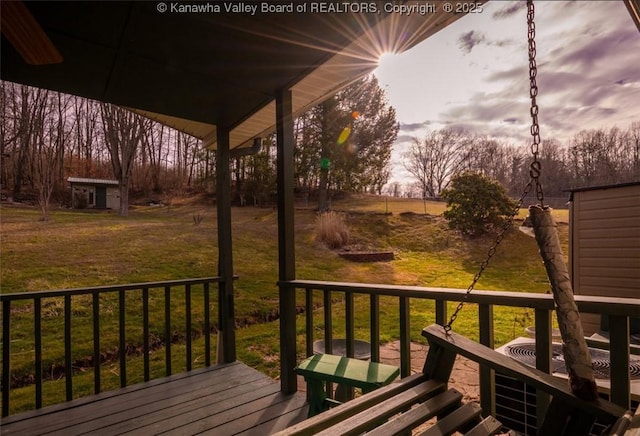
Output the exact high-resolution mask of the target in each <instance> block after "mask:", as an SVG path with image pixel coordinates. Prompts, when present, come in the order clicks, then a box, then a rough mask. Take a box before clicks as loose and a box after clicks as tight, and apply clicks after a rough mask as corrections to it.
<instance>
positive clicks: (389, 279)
mask: <svg viewBox="0 0 640 436" xmlns="http://www.w3.org/2000/svg"><path fill="white" fill-rule="evenodd" d="M175 203H177V204H175ZM333 207H334V209H336V210H339V211H342V213H344V215H345V219H346V221H347V223H348V226H349V230H350V234H351V242H352V244H354V246H366V247H371V248H379V249H385V250H393V251H394V253H395V255H396V260H394V261H392V262H383V263H371V264H362V263H351V262H348V261H346V260H344V259H342V258H341V257H339V256H338V254H337V253H336V252H335V251H332V250H329V249H327V248H326V247H324V246H323V245H322V244H321V243H319V242H318V241H316V239H315V232H314V228H315V221H316V214H315V212H314V211H313V210H311V209H309V208H302V207H301V208H299V209H297V210H296V217H295V225H296V265H297V277H298V278H300V279H314V280H337V281H355V282H369V283H382V284H385V283H386V284H400V285H420V286H434V287H453V288H466V287H467V286H468V285H469V283H470V281H471V280H472V278H473V275H474V274H475V273H476V271H477V269H478V266H479V264H480V262H481V261H482V260H483V259H484V257H485V255H486V252H487V250H488V248H489V246H490V244H491V243H492V240H493V239H492V237H490V236H487V237H481V238H477V239H472V240H467V239H465V238H462V237H461V236H460V235H459V234H458V233H457V232H455V231H452V230H449V229H448V227H447V224H446V221H445V220H444V219H443V218H442V217H441V216H440V215H441V213H442V211H443V210H444V204H442V203H436V202H426V203H424V202H422V201H417V200H408V199H385V198H384V197H371V196H359V197H352V198H350V199H347V200H341V201H336V202H334V204H333ZM425 208H426V211H427V214H425V212H424V211H425ZM407 212H409V213H407ZM555 213H556V219H557V220H558V222H559V223H560V224H559V233H560V237H561V241H562V243H563V245H564V249H565V253H566V245H567V239H568V237H567V225H566V222H567V221H568V220H567V218H568V217H567V212H566V211H555ZM198 214H200V215H203V216H204V219H203V220H202V222H201V223H200V224H197V225H196V224H195V220H194V216H196V215H198ZM215 215H216V213H215V208H214V207H213V206H210V205H207V204H206V203H203V202H202V201H195V200H193V199H192V200H189V201H187V200H184V201H181V202H174V205H172V206H171V208H168V207H157V206H156V207H152V206H135V207H132V209H131V211H130V216H129V217H127V218H122V217H119V216H118V215H117V214H116V213H109V212H89V211H71V210H56V211H55V212H53V214H52V219H51V221H49V222H41V221H39V216H40V215H39V211H38V210H37V209H36V208H31V207H25V206H14V205H6V204H3V205H1V206H0V219H1V224H2V227H1V231H0V236H1V243H0V251H1V255H2V263H1V265H0V286H1V288H0V289H1V292H2V293H13V292H24V291H39V290H47V289H65V288H76V287H88V286H98V285H109V284H123V283H131V282H146V281H160V280H173V279H185V278H191V277H204V276H213V275H216V272H217V245H216V217H215ZM232 216H233V242H234V252H233V256H234V266H235V272H236V274H237V275H238V276H239V280H238V281H237V282H236V283H235V296H236V300H235V302H236V318H237V320H238V325H239V326H243V327H242V328H239V329H238V331H237V338H238V358H239V359H240V360H242V361H244V362H245V363H247V364H249V365H251V366H254V367H256V368H258V369H260V370H262V371H264V372H266V373H268V374H270V375H272V376H274V377H276V376H277V374H278V365H279V363H278V355H279V338H278V323H277V321H273V318H274V315H275V314H277V304H278V288H277V286H276V281H277V269H278V268H277V214H276V211H275V209H272V208H254V207H244V208H234V209H233V211H232ZM477 287H478V288H479V289H488V290H509V291H518V292H546V291H547V290H548V284H547V279H546V274H545V272H544V268H543V266H542V263H541V261H540V257H539V255H538V251H537V247H536V244H535V241H534V240H533V239H532V238H530V237H528V236H526V235H524V234H522V233H521V232H518V231H516V230H513V231H510V232H509V233H508V234H507V236H506V237H505V239H504V241H503V243H502V244H501V246H500V249H499V250H498V252H497V253H496V255H495V256H494V258H493V259H492V262H491V265H490V267H489V268H488V269H487V271H486V273H485V274H484V276H483V278H482V279H481V281H480V283H479V284H478V286H477ZM194 292H196V295H197V292H198V291H197V290H195V291H194ZM339 297H340V295H339V294H336V298H339ZM300 298H302V295H301V296H300ZM157 300H160V298H158V299H157ZM194 301H201V300H200V299H195V300H194ZM300 302H301V303H302V300H300ZM108 304H109V303H108V301H107V302H105V303H103V306H108ZM158 304H160V303H158ZM194 304H197V303H194ZM357 304H358V307H359V308H362V310H358V311H357V318H356V332H357V335H358V336H359V337H360V338H362V339H367V336H368V322H369V321H368V313H367V312H368V308H367V307H368V299H366V298H364V297H363V298H361V299H359V300H358V302H357ZM397 304H398V303H397V301H396V300H395V299H391V298H383V299H381V307H380V312H381V316H380V319H381V324H382V325H381V332H382V333H381V340H383V341H388V340H393V339H396V338H397V337H398V336H399V326H398V319H397V318H398V310H397ZM85 306H86V304H84V302H82V301H75V299H74V311H73V314H74V329H75V330H74V333H73V334H74V353H78V356H75V358H76V359H78V360H82V355H83V353H84V354H90V347H91V344H90V339H89V338H90V336H91V331H90V328H89V326H90V319H91V317H90V313H88V312H90V309H89V308H88V307H85ZM453 306H454V305H452V309H453ZM152 307H154V306H153V305H152ZM180 307H181V306H180V304H178V303H176V304H175V312H176V315H177V316H176V318H179V317H180V314H181V312H180V311H181V308H180ZM47 310H48V311H49V312H47V313H48V314H49V315H48V317H47V320H46V323H45V328H46V329H47V330H46V331H45V335H47V334H50V335H51V336H50V338H49V340H46V339H45V342H44V343H45V344H46V345H45V356H44V358H45V361H46V362H48V365H53V364H54V363H55V362H59V361H61V353H62V343H61V341H60V340H59V337H60V335H59V333H58V332H59V331H60V323H62V320H61V316H60V314H61V308H60V307H56V305H55V304H53V303H52V307H47ZM198 310H199V308H198V307H195V311H196V316H195V318H194V319H196V318H197V314H198V313H199V312H198ZM343 310H344V308H343V306H342V305H341V304H336V305H334V323H335V326H334V328H335V334H336V335H339V334H340V332H341V331H344V330H343V329H344V324H343V321H342V318H341V316H340V315H341V313H342V311H343ZM131 311H132V314H130V316H132V317H133V318H131V319H135V317H136V316H137V317H139V312H140V309H139V307H137V306H136V305H135V304H132V305H131ZM19 312H20V313H18V314H16V315H14V316H13V317H12V318H13V323H14V325H13V327H12V332H13V333H12V339H13V338H14V337H20V338H24V340H23V342H22V343H18V344H14V343H13V342H12V350H16V349H19V350H22V351H21V353H22V354H20V356H22V358H19V357H18V358H16V362H13V361H12V371H14V372H16V373H21V372H22V373H24V374H25V375H26V374H29V373H30V372H31V371H32V368H31V366H32V365H31V366H30V364H29V361H30V359H31V357H30V356H32V350H33V348H32V347H31V344H30V342H31V340H30V339H29V338H30V337H31V336H32V334H33V333H32V327H31V326H32V321H30V318H29V308H28V307H27V308H26V309H25V308H23V310H21V311H19ZM159 312H161V311H159ZM495 313H496V316H495V328H496V332H495V335H496V342H497V343H498V344H501V343H504V342H507V341H509V340H510V339H512V338H513V337H515V336H521V335H522V334H523V327H524V326H525V325H529V324H531V323H532V322H533V320H532V316H533V313H532V311H527V310H525V309H510V308H503V307H498V308H496V309H495ZM161 315H162V314H161V313H159V314H157V317H156V318H157V319H155V318H154V315H152V317H151V319H152V323H156V324H158V326H160V324H161V323H162V316H161ZM128 316H129V315H128ZM411 316H412V319H411V321H412V332H411V335H412V339H413V340H417V341H421V340H422V338H421V336H420V330H421V329H422V327H423V326H425V325H427V324H429V323H432V322H433V321H434V315H433V303H432V302H429V301H415V300H414V301H412V306H411ZM21 317H22V318H21ZM314 317H315V318H317V319H316V322H315V326H316V328H318V329H319V330H318V332H319V333H320V332H321V328H322V312H321V311H318V313H314ZM20 319H23V321H22V322H21V321H20ZM31 319H32V318H31ZM128 319H129V318H128ZM154 319H155V321H154ZM16 324H17V325H16ZM103 325H105V326H107V327H106V328H105V330H110V328H109V327H108V326H109V321H105V323H104V324H103ZM158 328H159V329H161V327H158ZM134 330H135V329H134ZM455 330H456V331H458V332H460V333H462V334H466V335H469V336H471V337H475V336H476V335H477V308H475V307H474V306H472V305H471V306H470V307H469V308H467V309H466V310H464V311H463V313H462V315H461V316H460V318H459V319H458V321H457V323H456V326H455ZM113 332H114V333H115V334H113V337H112V338H109V336H108V335H107V337H106V338H104V339H101V344H103V345H104V347H105V348H109V347H113V346H114V344H116V341H117V338H116V336H117V333H116V330H115V328H114V329H113ZM136 334H137V333H136V332H134V331H132V332H131V333H130V334H129V333H128V336H127V337H128V338H129V337H136V336H135V335H136ZM297 334H298V336H299V338H300V343H301V344H302V343H303V341H304V317H299V327H298V332H297ZM84 342H86V345H82V344H83V343H84ZM194 346H195V347H196V349H195V351H194V356H197V357H196V358H195V359H196V360H197V362H195V363H194V365H195V366H197V365H200V364H202V356H201V353H202V350H203V348H202V341H201V340H199V341H198V340H196V341H195V344H194ZM174 350H175V354H174V356H175V359H176V362H175V364H174V371H179V370H180V369H181V368H182V367H184V362H182V361H180V359H181V357H180V353H179V350H180V344H176V345H175V346H174ZM299 351H300V353H302V352H303V347H300V350H299ZM162 356H163V354H162V353H155V354H154V356H153V358H152V360H157V361H158V366H157V368H158V369H156V370H155V371H156V372H155V375H161V374H162V370H161V369H160V368H161V363H162ZM301 356H302V354H301ZM139 360H140V359H139V358H138V359H136V358H134V357H132V362H131V364H129V365H128V366H129V368H131V371H132V375H131V376H130V377H129V379H130V383H134V382H136V381H140V380H139V379H137V378H136V377H139V374H140V373H141V371H139V365H140V363H139V362H138V363H136V362H137V361H139ZM116 363H117V362H114V363H113V364H110V363H109V364H105V365H104V368H103V371H104V376H103V389H110V388H114V387H117V383H118V377H117V374H116V366H117V365H116ZM90 373H91V371H87V372H83V371H82V370H80V371H78V375H77V376H74V396H82V395H86V394H87V393H89V391H90V389H91V386H92V378H91V374H90ZM63 386H64V380H58V381H51V382H47V383H45V399H46V403H47V404H51V403H55V402H59V401H62V400H63V399H64V398H63V396H64V394H63V392H64V389H63V388H62V387H63ZM32 392H33V388H32V387H26V388H20V389H15V390H12V413H15V412H16V411H18V410H26V409H28V408H29V407H31V406H30V402H31V401H32V400H31V399H30V398H31V397H32V395H33V394H32Z"/></svg>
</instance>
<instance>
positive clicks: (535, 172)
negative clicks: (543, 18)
mask: <svg viewBox="0 0 640 436" xmlns="http://www.w3.org/2000/svg"><path fill="white" fill-rule="evenodd" d="M534 18H535V7H534V5H533V0H527V30H528V35H527V36H528V37H527V40H528V45H529V96H530V97H531V109H530V113H531V136H532V138H533V143H532V144H531V153H532V154H533V162H531V166H530V167H529V176H530V177H531V180H532V181H533V182H535V186H536V197H537V199H538V201H539V202H540V206H544V194H543V192H542V184H541V183H540V170H541V167H542V165H541V163H540V161H539V160H538V154H539V145H540V124H539V123H538V103H537V102H536V97H537V96H538V84H537V83H536V76H537V75H538V67H537V65H536V23H535V21H534Z"/></svg>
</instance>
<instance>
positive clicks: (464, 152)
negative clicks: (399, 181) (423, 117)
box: [404, 129, 473, 198]
mask: <svg viewBox="0 0 640 436" xmlns="http://www.w3.org/2000/svg"><path fill="white" fill-rule="evenodd" d="M472 147H473V140H472V138H470V137H469V135H468V134H467V133H466V132H464V131H462V130H453V129H443V130H436V131H433V132H431V133H429V134H427V135H426V136H425V137H424V138H423V139H422V140H420V139H418V138H415V139H414V142H413V144H412V145H411V149H410V150H409V152H408V153H407V154H406V156H405V157H406V158H407V159H406V161H405V163H404V166H405V169H406V170H407V171H409V173H411V175H413V176H414V178H415V179H416V180H417V181H418V183H419V184H420V186H421V189H422V197H423V198H426V197H437V196H439V195H440V193H441V192H442V191H443V190H444V189H445V188H446V187H447V186H448V184H449V181H450V180H451V177H452V176H454V175H455V174H457V173H459V172H460V171H461V170H462V169H463V168H465V164H466V162H467V160H468V159H469V156H470V154H471V152H472V150H473V148H472Z"/></svg>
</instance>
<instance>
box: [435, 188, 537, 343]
mask: <svg viewBox="0 0 640 436" xmlns="http://www.w3.org/2000/svg"><path fill="white" fill-rule="evenodd" d="M532 187H533V181H532V180H531V181H529V183H527V185H526V186H525V187H524V190H523V191H522V195H520V198H519V199H518V201H517V202H516V204H515V206H514V207H513V210H512V211H511V213H510V214H509V217H508V218H507V219H506V220H505V222H504V225H503V226H502V228H501V229H500V231H499V232H498V235H497V236H496V239H495V241H493V244H492V245H491V248H489V252H488V253H487V257H486V259H485V260H484V261H482V263H481V264H480V269H479V270H478V272H477V273H476V275H475V276H474V277H473V280H472V281H471V284H470V285H469V287H468V288H467V291H466V293H465V294H464V297H462V300H460V303H458V306H457V307H456V310H455V311H454V312H453V314H451V318H449V322H448V323H447V324H445V325H444V331H445V333H447V334H449V332H451V325H452V324H453V323H454V321H455V320H456V318H458V312H460V311H461V310H462V308H463V307H464V305H465V303H466V302H467V300H468V298H469V294H471V291H473V289H474V288H475V286H476V284H477V283H478V280H480V277H482V273H483V272H484V270H485V269H486V268H487V266H489V262H490V261H491V258H492V257H493V255H494V254H496V251H497V249H498V245H500V243H501V242H502V239H504V236H505V234H506V233H507V230H509V229H510V228H511V226H512V225H513V220H514V218H515V217H516V216H517V215H518V213H519V212H520V208H521V207H522V204H523V203H524V199H525V197H526V196H527V195H528V194H529V192H530V191H531V188H532Z"/></svg>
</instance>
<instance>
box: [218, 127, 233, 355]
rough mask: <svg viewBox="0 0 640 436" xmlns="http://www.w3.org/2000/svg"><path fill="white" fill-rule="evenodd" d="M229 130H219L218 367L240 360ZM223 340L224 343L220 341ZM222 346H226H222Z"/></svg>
mask: <svg viewBox="0 0 640 436" xmlns="http://www.w3.org/2000/svg"><path fill="white" fill-rule="evenodd" d="M230 157H231V156H230V151H229V129H228V128H225V127H223V126H217V148H216V208H217V212H218V275H219V276H220V277H221V278H222V281H221V282H220V283H219V284H218V291H219V292H218V295H219V303H218V329H219V332H218V347H222V352H220V350H217V354H218V359H217V361H218V362H217V363H230V362H234V361H235V360H236V335H235V313H234V302H233V256H232V242H231V241H232V238H231V171H230V168H229V164H230V162H229V160H230ZM220 336H221V339H222V341H220ZM220 342H222V343H220Z"/></svg>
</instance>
